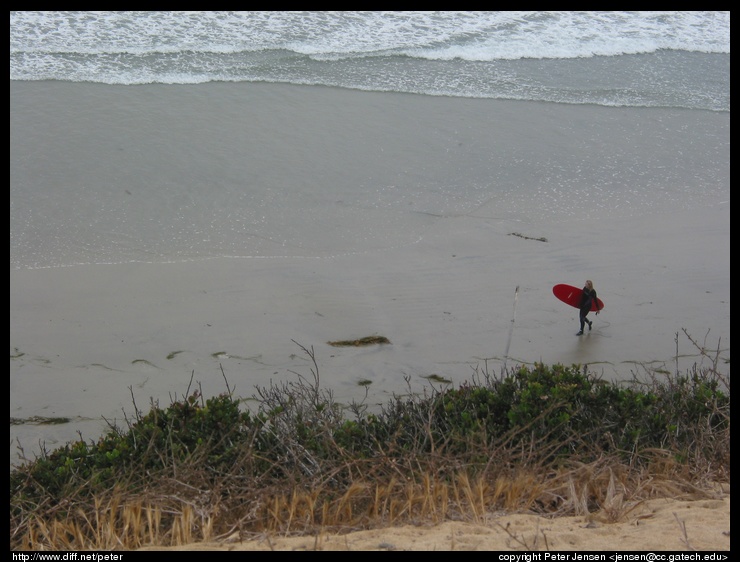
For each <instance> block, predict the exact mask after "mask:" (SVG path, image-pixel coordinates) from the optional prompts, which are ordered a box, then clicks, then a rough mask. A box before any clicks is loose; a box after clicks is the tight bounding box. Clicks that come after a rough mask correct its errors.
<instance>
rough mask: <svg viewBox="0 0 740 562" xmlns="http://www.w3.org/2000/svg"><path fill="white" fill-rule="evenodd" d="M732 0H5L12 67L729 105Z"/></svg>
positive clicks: (139, 80)
mask: <svg viewBox="0 0 740 562" xmlns="http://www.w3.org/2000/svg"><path fill="white" fill-rule="evenodd" d="M729 68H730V12H729V11H728V12H515V11H511V12H509V11H507V12H452V11H447V12H11V13H10V79H11V80H63V81H72V82H95V83H103V84H121V85H131V84H152V83H158V84H198V83H203V82H214V81H224V82H281V83H290V84H311V85H326V86H338V87H343V88H354V89H360V90H370V91H381V92H407V93H416V94H426V95H442V96H461V97H468V98H497V99H515V100H536V101H549V102H555V103H574V104H599V105H608V106H633V107H676V108H693V109H709V110H712V111H729V110H730V73H729Z"/></svg>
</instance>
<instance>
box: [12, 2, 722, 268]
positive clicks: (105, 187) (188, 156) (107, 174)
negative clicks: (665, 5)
mask: <svg viewBox="0 0 740 562" xmlns="http://www.w3.org/2000/svg"><path fill="white" fill-rule="evenodd" d="M10 80H11V152H10V156H11V158H10V178H11V188H10V210H11V212H10V265H11V268H15V269H26V268H38V267H58V266H70V265H78V264H97V263H122V262H136V261H140V262H162V261H183V260H191V259H201V258H208V257H220V256H232V257H277V256H289V257H290V256H294V257H323V256H331V255H337V254H345V253H348V252H362V251H367V250H374V249H382V248H388V247H394V246H397V245H406V244H412V243H414V241H416V240H419V238H420V237H421V236H422V235H423V232H424V228H425V227H426V225H428V224H429V222H430V221H431V220H433V219H432V218H430V217H443V216H456V215H465V214H469V213H473V212H477V211H480V212H482V213H484V216H490V217H492V218H500V219H504V220H511V221H520V220H531V219H532V218H533V217H536V218H537V219H538V220H543V219H552V220H572V219H573V217H578V216H582V215H584V214H587V213H591V214H593V213H599V212H600V213H604V214H605V215H607V216H614V215H615V214H618V213H622V214H624V216H631V215H633V214H635V213H645V212H653V211H658V210H660V209H667V208H668V207H667V204H668V203H670V205H673V206H675V207H676V208H680V209H687V208H691V207H692V206H693V205H696V204H705V203H706V202H710V203H716V202H717V201H727V200H729V159H728V158H729V156H728V155H729V111H730V13H729V12H125V11H124V12H54V11H49V12H11V14H10ZM276 83H279V84H289V85H294V86H295V87H299V86H311V87H331V88H335V89H336V88H338V89H341V90H342V91H349V90H351V91H355V92H357V96H365V97H357V98H356V99H358V100H362V101H358V102H357V103H356V104H355V105H353V106H352V109H351V110H350V109H349V108H346V109H345V110H344V111H343V109H344V108H343V104H344V103H345V101H344V100H343V99H339V98H337V101H336V105H335V107H334V108H332V107H331V106H330V104H331V103H332V102H331V101H327V102H326V104H327V105H329V107H328V109H327V107H326V106H323V107H318V105H316V104H314V105H313V106H311V108H313V109H315V110H316V112H317V115H320V118H319V117H317V118H316V119H315V120H313V121H311V120H310V117H308V116H306V115H305V112H306V111H307V110H308V109H306V108H304V107H303V106H302V105H301V104H303V103H309V104H310V103H313V102H307V101H306V100H307V99H308V96H306V97H305V99H304V98H301V95H300V94H297V93H295V92H294V90H290V91H289V92H290V93H286V94H285V97H284V98H282V99H275V100H272V102H271V103H267V102H264V101H262V102H257V101H253V98H252V97H250V89H249V88H247V86H251V87H252V90H251V91H255V90H254V88H258V87H260V86H264V85H270V84H276ZM29 84H30V85H32V86H33V85H34V84H35V85H38V86H39V88H35V89H34V88H23V89H20V88H21V87H22V86H26V85H29ZM14 85H16V86H17V87H16V88H14ZM75 86H76V88H75ZM82 86H84V88H81V87H82ZM228 86H233V87H231V88H228ZM206 87H208V88H209V89H207V90H204V89H203V88H206ZM39 91H43V92H46V93H45V95H40V94H39V93H38V92H39ZM49 92H53V94H52V93H49ZM326 92H327V93H326V95H325V99H327V100H331V99H333V98H332V94H330V93H329V90H327V91H326ZM398 95H417V96H419V97H418V99H419V102H418V104H417V105H418V106H419V107H420V108H425V109H424V110H421V109H420V110H419V112H418V113H416V114H414V120H412V119H411V116H410V115H407V116H406V115H403V114H399V115H395V114H393V113H392V108H393V101H392V99H393V98H392V97H387V98H383V97H380V98H378V97H377V96H398ZM450 98H454V99H456V100H459V104H458V105H455V106H450V105H447V106H444V105H442V103H443V102H444V100H445V99H450ZM345 99H346V98H345ZM491 99H496V100H507V102H531V103H549V104H554V105H555V106H556V107H565V108H568V111H570V112H571V113H569V115H573V116H574V117H573V118H571V117H568V123H567V127H563V125H562V124H555V125H552V126H551V127H550V129H549V130H548V129H547V127H546V126H544V125H543V126H542V128H541V129H539V127H540V125H539V124H538V123H537V122H527V123H523V124H520V128H519V129H517V128H516V127H515V126H513V125H512V126H511V129H510V130H509V131H507V132H508V133H509V136H510V137H511V138H512V141H511V143H510V144H509V145H507V146H497V145H495V143H494V142H493V141H492V140H491V138H489V136H487V131H489V130H491V129H493V128H497V127H500V126H501V120H500V119H498V118H497V116H495V115H486V114H485V106H483V105H482V104H484V103H485V101H486V100H491ZM388 100H390V101H388ZM374 106H377V107H381V106H382V107H383V110H382V111H378V115H377V118H375V117H374V116H373V114H372V110H373V107H374ZM471 106H474V107H475V108H476V109H477V108H479V107H480V108H481V111H479V112H478V114H479V115H480V121H479V123H477V124H464V125H462V124H463V123H464V122H465V120H469V119H470V114H471V113H473V114H475V110H472V111H471V110H470V109H469V108H470V107H471ZM594 106H596V107H603V108H605V109H610V110H612V111H613V113H604V117H603V119H601V120H599V121H598V122H595V123H590V124H588V125H586V127H593V128H597V129H599V130H596V131H593V132H591V131H588V130H586V127H582V126H579V125H580V123H579V120H578V118H577V113H573V112H575V111H576V110H577V108H579V107H594ZM388 107H390V108H391V110H390V113H389V110H388ZM363 108H367V109H363ZM456 108H460V109H459V112H458V113H456V112H455V111H456ZM201 110H202V111H201ZM629 110H633V112H632V113H630V114H629V115H627V114H626V113H624V112H626V111H629ZM648 110H653V111H655V112H657V113H652V114H647V113H640V112H646V111H648ZM219 111H220V112H221V114H219V113H218V112H219ZM363 112H365V113H366V114H365V115H364V116H363V115H359V114H360V113H363ZM367 112H369V113H367ZM685 112H694V113H692V117H690V118H688V119H684V118H683V116H684V115H687V114H686V113H685ZM696 112H700V113H701V114H705V115H706V118H704V119H702V118H700V117H699V118H697V117H696V116H695V115H694V114H695V113H696ZM368 115H369V116H370V117H369V118H368ZM642 115H646V117H645V118H643V117H642ZM220 116H227V118H228V122H220V123H219V122H218V121H219V119H220ZM545 116H546V114H545ZM355 117H356V119H355ZM363 117H364V118H363ZM404 117H407V119H406V120H404ZM384 119H385V120H387V121H393V122H394V123H395V127H396V128H395V130H391V127H390V125H389V124H388V123H384V122H383V120H384ZM368 122H374V123H378V125H377V129H378V130H375V131H373V130H370V129H369V128H368V127H367V123H368ZM718 122H719V123H720V126H719V127H718V126H717V123H718ZM299 123H300V125H297V124H299ZM286 124H287V125H286ZM353 124H354V125H356V127H357V128H356V129H352V125H353ZM291 127H292V130H291ZM383 127H384V129H383V130H382V131H381V130H380V129H381V128H383ZM463 127H464V128H465V129H466V130H461V129H462V128H463ZM566 129H568V130H566ZM245 130H248V134H246V133H245V132H244V131H245ZM286 130H290V134H288V133H286V132H285V131H286ZM412 130H413V131H414V134H411V133H410V131H412ZM353 131H354V132H353ZM522 131H524V132H522ZM527 131H529V132H527ZM533 131H538V133H540V132H541V134H538V135H536V136H537V137H539V138H525V136H526V135H527V134H530V135H531V134H532V132H533ZM610 132H613V133H614V134H613V139H614V140H613V144H612V141H610V139H609V133H610ZM564 134H565V135H567V136H566V137H565V138H570V139H571V142H572V146H566V145H563V144H562V143H563V138H564V137H563V135H564ZM165 137H166V140H165ZM278 137H281V139H280V142H278V141H277V140H276V139H277V138H278ZM517 138H518V140H517ZM317 139H318V140H320V141H321V142H325V143H326V146H327V148H326V149H325V150H324V152H322V151H321V150H320V149H319V148H320V147H319V146H317V143H316V141H317ZM391 139H392V140H391ZM668 139H670V140H668ZM664 141H666V142H670V143H675V145H674V146H670V147H669V146H667V145H666V143H665V142H664ZM427 142H428V144H426V143H427ZM378 146H381V148H380V149H381V150H385V153H384V155H383V158H380V157H379V156H378V157H376V158H375V157H370V155H372V154H373V150H377V147H378ZM410 146H416V147H418V148H416V149H415V150H417V151H418V152H421V147H422V146H424V148H425V150H426V152H425V154H421V153H419V154H418V157H417V158H413V157H412V156H414V154H413V150H412V151H409V147H410ZM600 146H602V147H603V148H602V149H601V150H595V149H594V147H600ZM345 147H346V148H347V152H346V153H345V152H344V151H343V149H344V148H345ZM349 147H354V149H355V150H354V151H353V152H350V151H349ZM551 147H556V149H554V150H552V149H551ZM646 147H649V148H650V150H649V151H646V150H645V148H646ZM453 153H454V154H455V156H454V157H452V156H451V157H448V156H447V155H448V154H453ZM528 153H529V154H528ZM679 153H690V154H691V155H692V156H691V158H679V159H676V155H677V154H679ZM245 154H248V156H245ZM337 154H343V157H339V158H338V157H337V156H336V155H337ZM442 155H444V159H441V158H440V156H442ZM371 166H372V167H373V169H370V167H371ZM306 170H310V171H311V173H309V174H306V172H305V171H306ZM137 171H138V172H137ZM532 201H537V202H539V205H538V206H535V205H533V204H532ZM494 203H495V206H494ZM494 207H495V208H494ZM485 213H487V215H485ZM327 230H328V231H329V232H330V234H331V239H332V240H333V242H332V243H331V244H330V245H327V242H326V231H327Z"/></svg>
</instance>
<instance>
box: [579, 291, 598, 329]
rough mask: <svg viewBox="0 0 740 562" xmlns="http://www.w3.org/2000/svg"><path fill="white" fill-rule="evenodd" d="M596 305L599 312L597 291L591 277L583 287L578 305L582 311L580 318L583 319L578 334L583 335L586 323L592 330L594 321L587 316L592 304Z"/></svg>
mask: <svg viewBox="0 0 740 562" xmlns="http://www.w3.org/2000/svg"><path fill="white" fill-rule="evenodd" d="M594 304H595V305H596V314H597V315H598V314H599V301H598V299H597V298H596V291H595V290H594V284H593V283H592V282H591V280H590V279H588V280H586V285H585V286H584V287H583V294H582V295H581V304H580V305H579V306H578V308H579V309H580V310H581V313H580V315H579V316H580V320H581V331H580V332H578V333H577V334H576V335H577V336H582V335H583V328H584V326H585V325H586V324H588V330H589V332H590V331H591V325H592V324H593V322H592V321H591V320H589V319H587V318H586V316H588V313H589V312H591V306H592V305H594Z"/></svg>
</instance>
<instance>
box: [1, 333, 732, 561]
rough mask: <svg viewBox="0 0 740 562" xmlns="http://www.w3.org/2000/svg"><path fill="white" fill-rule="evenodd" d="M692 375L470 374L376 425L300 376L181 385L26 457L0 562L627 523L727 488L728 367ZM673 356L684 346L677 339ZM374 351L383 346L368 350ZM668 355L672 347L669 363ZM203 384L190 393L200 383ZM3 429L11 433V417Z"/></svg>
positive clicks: (359, 406)
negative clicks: (205, 544) (425, 530)
mask: <svg viewBox="0 0 740 562" xmlns="http://www.w3.org/2000/svg"><path fill="white" fill-rule="evenodd" d="M686 336H687V337H689V340H690V341H691V343H692V344H693V345H694V346H695V347H696V348H697V349H698V351H699V355H700V357H701V359H702V361H700V362H699V363H697V364H695V365H694V366H693V368H691V369H689V370H688V371H686V372H677V371H675V370H674V371H672V370H670V369H661V370H658V371H656V370H653V369H642V370H640V371H637V372H633V373H632V375H633V376H632V379H631V380H630V381H629V382H627V383H616V382H609V381H606V380H603V379H602V378H601V377H600V376H598V374H597V373H594V372H592V371H591V370H589V368H588V367H587V366H581V365H571V366H565V365H558V364H556V365H549V366H548V365H544V364H535V365H533V366H518V367H515V368H511V369H505V370H503V371H502V372H500V373H492V372H489V369H488V367H487V365H485V364H484V365H483V366H482V367H481V366H479V367H476V368H475V369H473V372H472V373H471V377H470V380H469V381H466V382H465V383H463V384H461V385H459V386H458V387H456V388H455V387H452V385H450V384H446V383H440V382H438V381H436V380H435V379H431V378H430V379H428V380H429V387H428V389H427V390H426V391H425V392H424V393H422V394H421V395H418V394H408V395H404V396H395V397H394V398H393V399H391V400H390V401H389V402H388V403H387V404H384V405H381V407H380V409H379V410H371V409H370V408H369V406H368V405H367V404H366V403H365V402H359V403H352V404H340V403H338V402H337V401H336V400H335V399H334V396H333V394H332V392H331V391H330V390H329V389H326V388H324V387H323V386H322V385H321V378H320V370H319V362H318V360H317V358H316V355H315V352H314V350H313V348H308V347H304V346H302V345H300V344H298V345H299V347H300V348H301V350H302V352H303V353H305V354H306V355H307V356H308V357H309V358H310V365H311V367H310V376H309V375H305V376H304V375H301V374H297V379H296V380H292V381H287V382H282V383H279V384H272V385H271V386H269V387H258V388H257V390H256V393H255V394H254V395H253V396H252V397H250V398H249V399H246V400H245V399H242V398H239V397H237V396H235V395H234V393H233V391H232V390H231V388H230V387H229V383H228V378H227V375H226V373H225V372H224V371H223V369H222V374H223V377H224V381H225V383H226V392H224V393H222V394H220V395H218V396H213V397H210V398H206V396H205V393H204V389H202V388H193V387H192V383H193V378H194V373H191V386H189V388H188V390H187V392H186V393H185V394H184V395H182V396H181V397H179V398H177V397H175V398H174V399H173V400H171V403H170V404H169V405H167V406H161V405H160V404H159V403H156V402H154V401H153V402H151V403H150V405H149V410H148V411H147V412H144V411H143V410H141V409H139V407H138V406H137V404H136V402H135V401H134V400H133V394H132V402H133V411H132V412H131V414H130V415H128V416H127V417H126V418H125V424H124V427H118V426H115V425H112V424H111V426H110V429H109V431H108V432H107V433H106V434H105V435H104V436H102V437H101V438H100V439H98V440H95V441H87V440H84V439H82V437H81V436H80V439H79V440H78V441H75V442H70V443H68V444H66V445H64V446H62V447H60V448H58V449H56V450H54V451H43V452H42V454H40V455H39V456H37V457H36V458H34V459H26V462H24V464H22V465H21V466H20V467H18V468H16V469H14V470H12V471H11V475H10V543H11V550H71V549H74V550H82V549H119V550H120V549H136V548H140V547H142V546H146V545H161V546H171V545H182V544H190V543H194V542H199V541H213V540H224V539H227V538H233V537H239V538H242V539H246V538H250V537H254V536H258V535H261V534H275V535H312V534H316V533H318V532H327V531H330V532H338V533H341V532H347V531H352V530H358V529H366V528H374V527H383V526H389V525H398V524H402V523H420V522H432V523H436V522H442V521H445V520H450V519H455V520H470V521H476V520H478V519H479V518H482V517H483V516H484V515H485V514H486V513H490V512H494V511H508V512H514V511H517V512H534V513H539V514H543V515H547V516H553V517H554V516H558V515H574V514H580V515H592V516H594V517H598V518H600V520H602V521H604V522H613V521H619V520H622V519H623V518H624V517H626V516H627V514H628V513H629V512H630V511H631V510H633V509H634V508H635V506H637V505H639V504H640V503H641V502H642V501H644V500H645V499H648V498H655V497H661V496H666V497H674V498H675V497H684V498H690V497H697V498H698V497H706V496H709V495H711V494H712V490H713V489H714V487H715V486H717V485H718V484H721V483H729V480H730V376H729V359H722V358H721V356H720V355H721V354H720V350H719V346H718V348H717V349H716V350H714V351H712V350H708V349H706V348H705V347H704V346H701V345H700V344H698V343H697V342H695V341H694V340H693V339H692V338H691V337H690V336H689V335H688V334H686ZM676 339H677V348H678V334H676ZM374 343H380V342H374ZM677 356H678V349H677ZM196 386H198V385H196ZM11 423H12V420H11Z"/></svg>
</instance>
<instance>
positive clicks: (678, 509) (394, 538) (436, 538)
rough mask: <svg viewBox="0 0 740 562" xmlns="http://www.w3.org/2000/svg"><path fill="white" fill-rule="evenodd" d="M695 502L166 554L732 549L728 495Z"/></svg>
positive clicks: (235, 543)
mask: <svg viewBox="0 0 740 562" xmlns="http://www.w3.org/2000/svg"><path fill="white" fill-rule="evenodd" d="M726 491H727V493H726V494H725V493H724V492H722V491H721V490H719V489H718V491H717V496H716V498H713V499H704V500H696V501H683V500H679V499H661V500H650V501H646V502H642V503H640V504H639V505H634V506H632V507H633V509H631V510H630V511H629V513H628V515H627V516H626V517H625V518H624V520H622V521H619V522H606V521H603V520H601V519H600V518H599V517H598V516H588V517H557V518H554V519H547V518H543V517H539V516H536V515H527V514H514V515H511V514H509V515H506V514H495V515H490V516H487V517H485V518H481V521H478V522H474V523H470V522H460V521H448V522H445V523H442V524H440V525H433V526H432V525H402V526H397V527H391V528H386V529H374V530H367V531H355V532H350V533H346V534H341V535H334V534H320V535H317V536H311V537H267V536H263V537H255V538H252V539H249V540H239V538H238V537H234V538H232V539H227V540H223V541H218V542H203V543H196V544H191V545H187V546H183V547H170V548H158V547H147V548H142V549H141V550H168V551H174V552H177V551H183V550H189V551H231V552H238V551H271V550H275V551H315V550H320V551H337V550H338V551H366V550H367V551H442V552H446V551H453V550H463V551H499V552H508V551H529V552H532V551H561V552H562V551H570V552H580V553H587V552H594V553H596V552H605V553H608V552H624V551H638V552H643V551H676V552H692V551H703V552H717V551H729V550H730V496H729V487H727V490H726Z"/></svg>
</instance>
